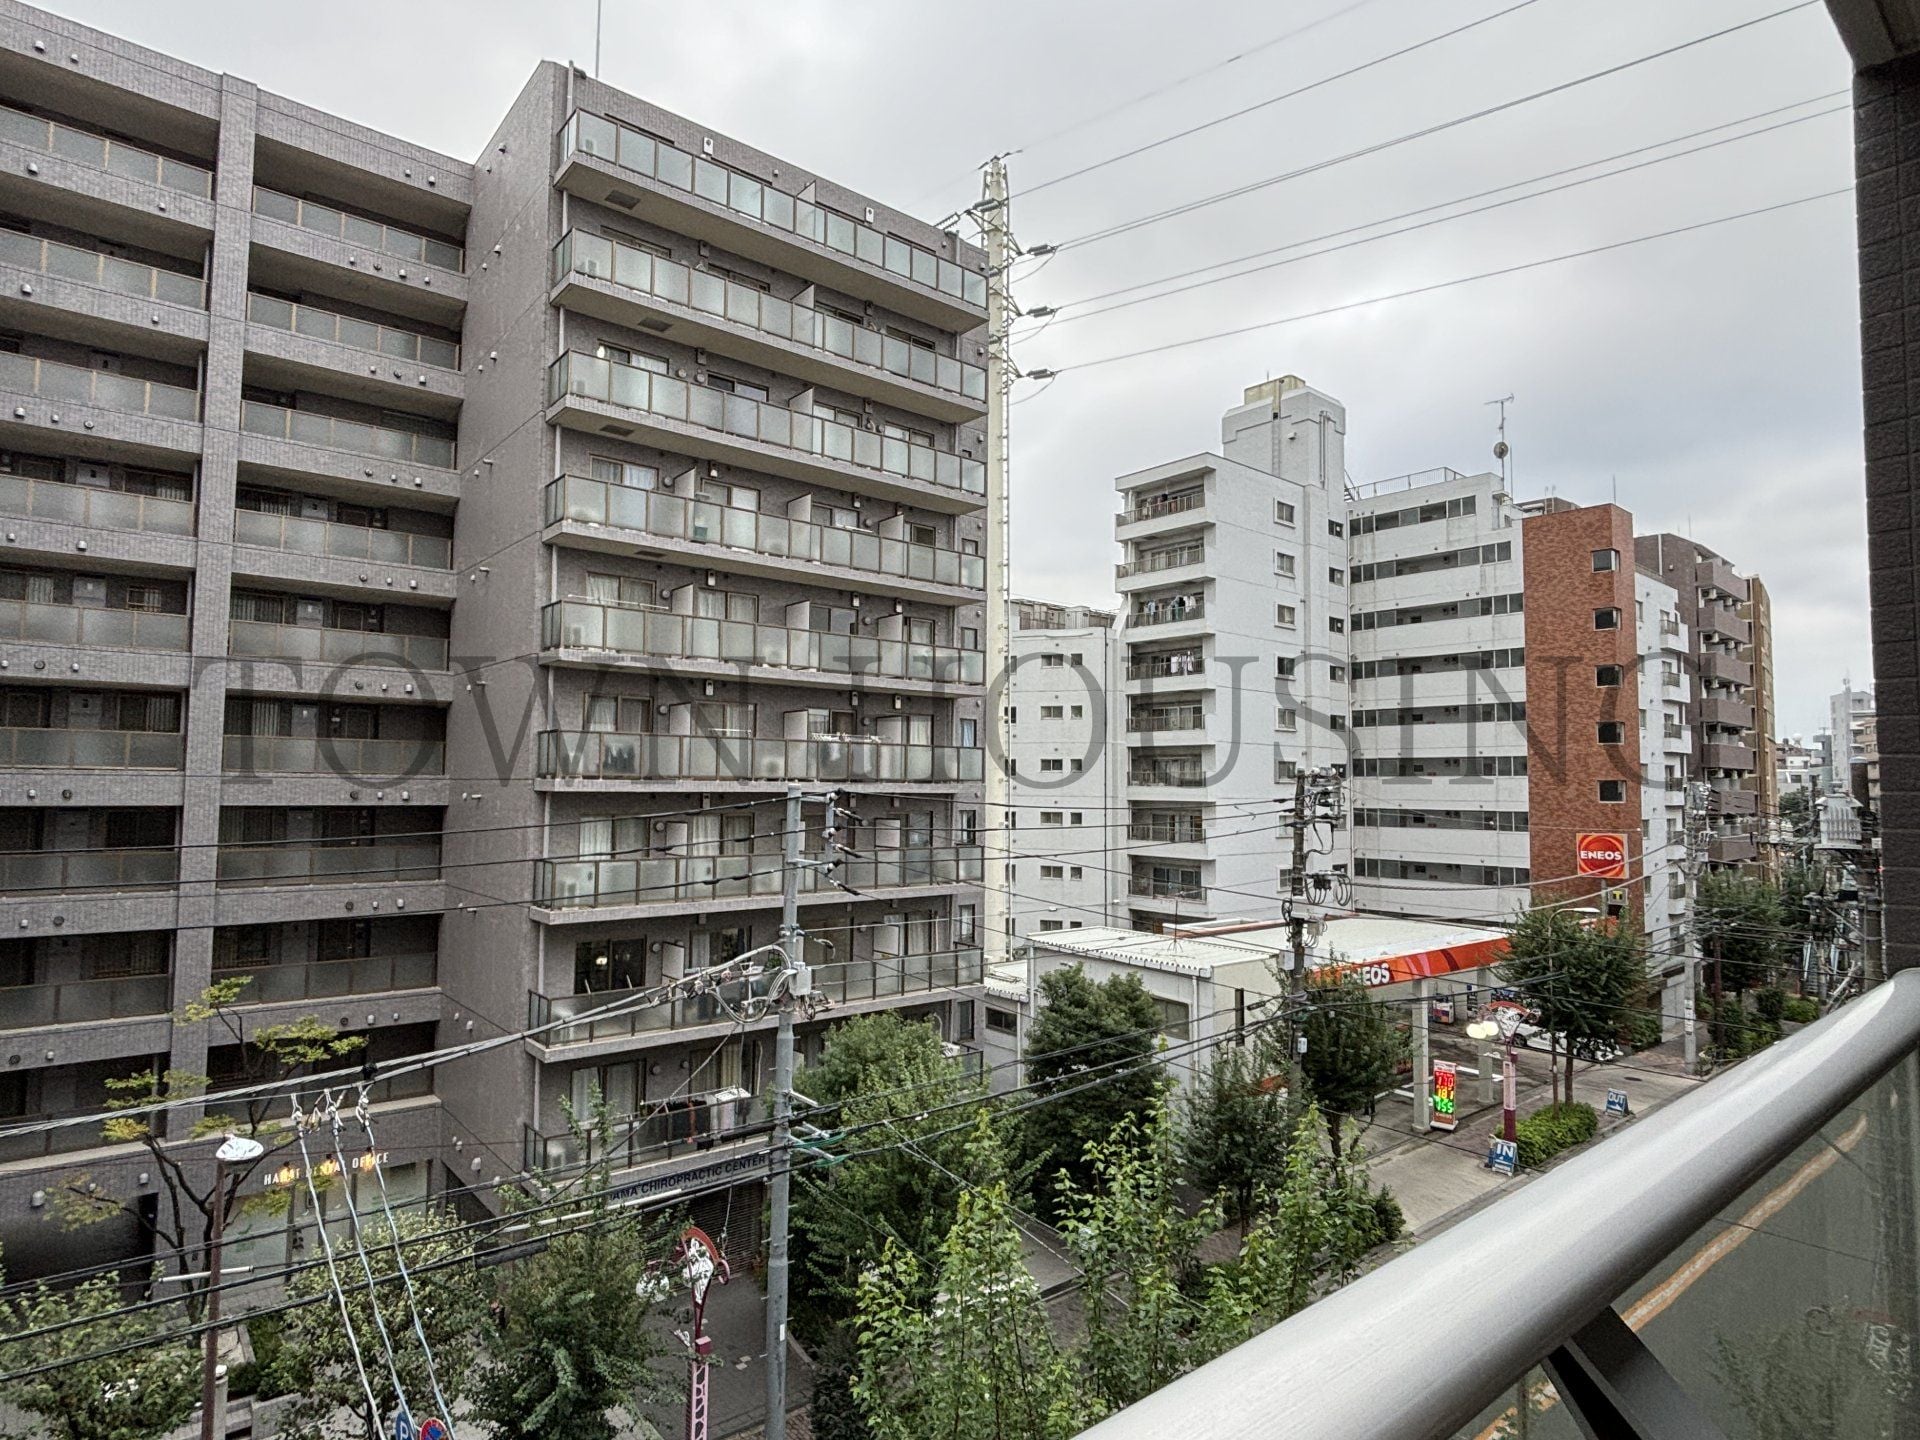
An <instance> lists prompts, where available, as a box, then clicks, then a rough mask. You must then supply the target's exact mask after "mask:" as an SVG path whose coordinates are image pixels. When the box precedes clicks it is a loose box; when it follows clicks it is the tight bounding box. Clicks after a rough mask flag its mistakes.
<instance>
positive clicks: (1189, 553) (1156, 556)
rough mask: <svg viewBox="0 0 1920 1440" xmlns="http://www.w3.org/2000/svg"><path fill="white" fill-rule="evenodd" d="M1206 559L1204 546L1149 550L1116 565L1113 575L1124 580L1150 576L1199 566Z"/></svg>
mask: <svg viewBox="0 0 1920 1440" xmlns="http://www.w3.org/2000/svg"><path fill="white" fill-rule="evenodd" d="M1206 558H1207V548H1206V546H1204V545H1179V546H1175V547H1174V548H1173V549H1171V550H1151V551H1148V552H1147V553H1146V554H1144V555H1140V556H1138V557H1136V558H1135V559H1132V560H1129V561H1127V562H1126V563H1125V564H1124V565H1116V566H1115V567H1114V571H1115V573H1116V574H1117V575H1118V576H1119V578H1120V579H1122V580H1124V579H1126V578H1127V577H1128V576H1129V575H1151V574H1153V573H1154V572H1155V571H1156V570H1177V569H1179V568H1180V567H1181V566H1183V565H1199V564H1201V563H1203V562H1204V561H1205V560H1206Z"/></svg>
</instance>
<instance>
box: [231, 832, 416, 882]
mask: <svg viewBox="0 0 1920 1440" xmlns="http://www.w3.org/2000/svg"><path fill="white" fill-rule="evenodd" d="M214 875H215V881H216V883H218V884H221V885H231V886H242V885H351V884H357V885H386V884H393V883H397V882H400V881H406V880H438V879H439V878H440V840H439V837H438V836H435V837H434V838H432V839H431V840H425V841H395V840H378V839H364V840H298V841H288V842H283V843H274V844H266V845H222V846H221V847H220V849H219V853H218V857H217V859H216V862H215V871H214Z"/></svg>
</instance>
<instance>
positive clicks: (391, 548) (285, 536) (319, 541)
mask: <svg viewBox="0 0 1920 1440" xmlns="http://www.w3.org/2000/svg"><path fill="white" fill-rule="evenodd" d="M233 543H234V544H236V545H258V546H260V547H262V548H263V549H267V550H291V551H293V552H294V553H295V554H298V555H324V556H327V557H329V558H331V559H334V560H371V561H373V562H374V563H375V564H378V565H417V566H420V567H421V568H423V569H427V570H445V569H448V568H449V567H450V566H452V564H453V542H452V541H451V540H448V539H446V538H444V537H443V536H439V535H414V534H410V533H408V532H407V531H405V530H375V529H374V528H372V527H371V526H368V525H340V524H336V523H334V522H332V521H330V520H305V519H302V518H301V517H300V516H298V515H269V514H267V513H265V512H264V511H260V510H236V511H234V512H233Z"/></svg>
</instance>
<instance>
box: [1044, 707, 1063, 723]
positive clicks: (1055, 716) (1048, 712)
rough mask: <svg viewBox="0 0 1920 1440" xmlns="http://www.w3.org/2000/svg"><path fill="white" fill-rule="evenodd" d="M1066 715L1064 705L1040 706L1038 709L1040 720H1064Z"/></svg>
mask: <svg viewBox="0 0 1920 1440" xmlns="http://www.w3.org/2000/svg"><path fill="white" fill-rule="evenodd" d="M1066 714H1067V711H1066V707H1065V706H1064V705H1042V706H1041V707H1040V718H1041V719H1042V720H1064V719H1065V718H1066Z"/></svg>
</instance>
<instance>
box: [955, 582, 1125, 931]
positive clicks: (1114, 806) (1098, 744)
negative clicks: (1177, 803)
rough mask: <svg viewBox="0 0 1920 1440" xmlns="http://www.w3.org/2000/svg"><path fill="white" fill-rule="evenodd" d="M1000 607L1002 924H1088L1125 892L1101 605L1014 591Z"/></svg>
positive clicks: (1109, 647)
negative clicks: (1003, 641)
mask: <svg viewBox="0 0 1920 1440" xmlns="http://www.w3.org/2000/svg"><path fill="white" fill-rule="evenodd" d="M1011 613H1012V619H1013V628H1012V633H1011V635H1010V636H1009V645H1010V648H1011V670H1010V673H1009V676H1008V679H1007V685H1006V696H1005V700H1004V702H1003V708H1004V710H1005V712H1006V716H1007V724H1006V727H1005V730H1004V732H1003V733H1004V734H1005V736H1006V747H1007V755H1006V758H1007V761H1008V770H1009V774H1008V777H1007V779H1008V794H1009V803H1010V804H1011V805H1012V807H1013V808H1012V810H1011V812H1010V818H1011V824H1012V826H1013V829H1012V833H1011V834H1010V835H1009V836H1008V843H1007V845H1006V849H1007V850H1008V851H1010V852H1012V855H1013V857H1014V858H1012V859H1010V860H1009V861H1008V862H1007V873H1006V886H1007V889H1008V890H1009V891H1010V892H1011V893H1010V894H1009V895H1008V897H1007V926H1008V930H1007V933H1008V934H1009V935H1010V936H1015V937H1025V936H1028V935H1034V934H1041V933H1045V932H1048V931H1053V930H1079V929H1083V928H1085V929H1092V928H1097V927H1099V926H1101V925H1105V924H1110V923H1112V921H1113V918H1114V916H1115V915H1116V914H1117V913H1124V901H1123V900H1122V898H1121V897H1122V896H1124V894H1125V893H1126V873H1125V868H1126V863H1127V862H1126V849H1127V843H1128V842H1127V807H1126V794H1125V788H1124V787H1125V772H1124V770H1123V769H1122V768H1121V764H1120V761H1121V760H1122V759H1123V758H1124V753H1125V745H1124V744H1123V743H1122V742H1123V736H1124V725H1125V718H1126V717H1125V710H1124V708H1123V696H1122V694H1121V688H1120V685H1119V660H1118V656H1119V642H1118V639H1117V638H1116V635H1115V631H1114V628H1113V623H1114V617H1113V613H1112V612H1111V611H1106V610H1092V609H1088V608H1087V607H1085V606H1079V605H1051V604H1047V603H1044V602H1041V601H1035V600H1015V601H1014V602H1013V603H1012V607H1011ZM988 823H990V824H1003V823H1008V822H1007V821H1006V820H1003V819H1002V818H1001V817H1000V816H998V815H996V816H994V817H993V818H992V819H991V820H990V821H989V822H988Z"/></svg>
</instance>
